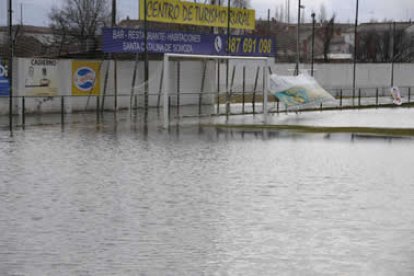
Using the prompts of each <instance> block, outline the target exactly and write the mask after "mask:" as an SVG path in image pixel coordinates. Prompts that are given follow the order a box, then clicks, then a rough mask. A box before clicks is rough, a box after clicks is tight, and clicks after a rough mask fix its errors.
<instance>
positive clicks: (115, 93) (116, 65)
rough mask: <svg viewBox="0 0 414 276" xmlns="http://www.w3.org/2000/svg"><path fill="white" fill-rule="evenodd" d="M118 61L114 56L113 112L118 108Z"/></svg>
mask: <svg viewBox="0 0 414 276" xmlns="http://www.w3.org/2000/svg"><path fill="white" fill-rule="evenodd" d="M117 71H118V63H117V61H116V57H115V56H114V88H115V90H114V112H116V111H117V109H118V72H117Z"/></svg>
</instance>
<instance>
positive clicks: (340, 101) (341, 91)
mask: <svg viewBox="0 0 414 276" xmlns="http://www.w3.org/2000/svg"><path fill="white" fill-rule="evenodd" d="M342 94H343V90H342V88H341V90H340V91H339V106H340V107H341V108H342Z"/></svg>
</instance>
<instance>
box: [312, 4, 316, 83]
mask: <svg viewBox="0 0 414 276" xmlns="http://www.w3.org/2000/svg"><path fill="white" fill-rule="evenodd" d="M311 16H312V52H311V76H312V77H313V58H314V51H315V13H314V12H313V13H312V15H311Z"/></svg>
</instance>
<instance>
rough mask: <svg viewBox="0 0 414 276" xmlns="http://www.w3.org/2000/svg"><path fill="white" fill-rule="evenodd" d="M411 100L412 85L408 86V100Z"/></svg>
mask: <svg viewBox="0 0 414 276" xmlns="http://www.w3.org/2000/svg"><path fill="white" fill-rule="evenodd" d="M410 101H411V87H408V102H410Z"/></svg>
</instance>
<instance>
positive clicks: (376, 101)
mask: <svg viewBox="0 0 414 276" xmlns="http://www.w3.org/2000/svg"><path fill="white" fill-rule="evenodd" d="M378 93H379V91H378V87H377V89H376V91H375V104H376V105H377V106H378Z"/></svg>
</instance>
